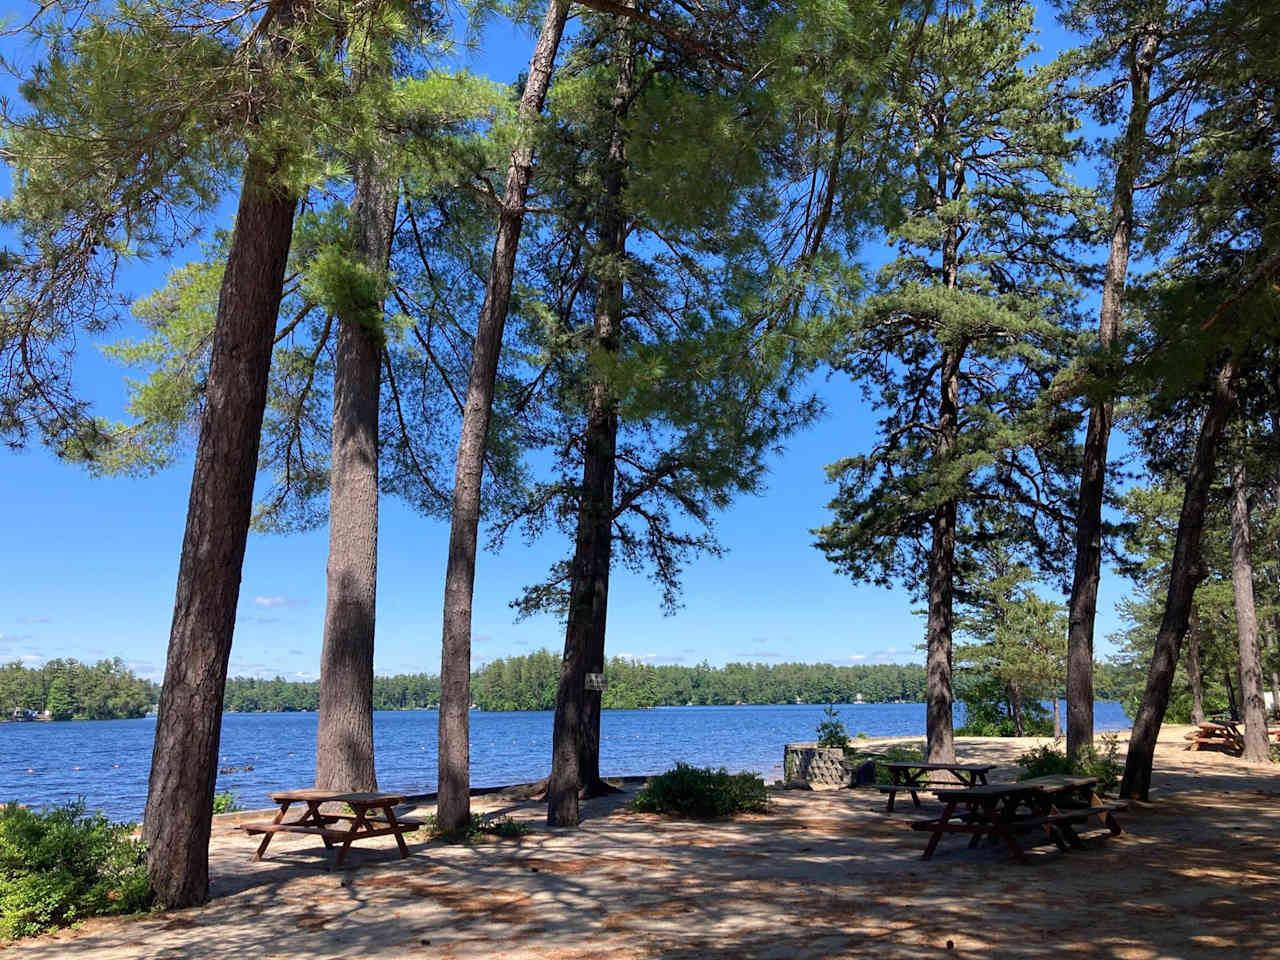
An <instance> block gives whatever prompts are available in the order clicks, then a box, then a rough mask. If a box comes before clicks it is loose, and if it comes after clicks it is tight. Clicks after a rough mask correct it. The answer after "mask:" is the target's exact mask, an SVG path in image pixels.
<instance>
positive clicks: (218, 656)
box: [142, 155, 297, 907]
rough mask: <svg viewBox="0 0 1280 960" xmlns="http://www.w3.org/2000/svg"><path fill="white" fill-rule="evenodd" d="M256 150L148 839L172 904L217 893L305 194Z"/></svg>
mask: <svg viewBox="0 0 1280 960" xmlns="http://www.w3.org/2000/svg"><path fill="white" fill-rule="evenodd" d="M274 176H275V168H274V165H273V164H272V163H270V162H268V161H266V160H264V159H263V158H262V157H259V156H256V155H251V156H250V157H249V158H248V160H247V161H246V163H245V168H244V185H243V188H242V190H241V193H240V205H239V210H238V212H237V214H236V223H235V229H234V231H233V232H232V235H231V248H230V250H229V252H228V254H227V265H226V270H225V272H224V273H223V277H222V286H221V289H220V290H219V293H218V309H217V315H216V318H215V320H214V331H213V347H212V353H211V357H210V363H209V377H208V381H207V384H206V387H205V408H204V412H203V414H202V415H201V418H200V438H199V440H198V442H197V445H196V457H195V467H194V471H193V474H192V479H191V497H190V501H189V503H188V506H187V525H186V532H185V533H184V535H183V540H182V558H181V560H180V562H179V566H178V587H177V596H176V599H175V602H174V611H173V625H172V627H171V629H170V633H169V652H168V658H167V660H166V663H165V674H164V686H163V688H162V690H161V693H160V707H159V714H158V716H157V718H156V735H155V744H154V747H153V749H152V754H151V779H150V783H149V784H148V788H147V807H146V816H145V817H144V819H143V826H142V839H143V842H144V843H145V844H146V847H147V876H148V878H149V879H150V881H151V886H152V889H153V890H154V891H155V895H156V898H157V899H158V900H159V902H160V903H161V904H163V905H165V906H167V907H186V906H193V905H195V904H200V903H204V902H205V900H207V899H208V896H209V831H210V826H211V823H212V817H213V790H214V782H215V780H216V778H217V772H218V742H219V737H220V735H221V731H222V699H223V695H224V692H225V687H226V680H227V661H228V659H229V658H230V656H231V639H232V634H233V632H234V630H235V622H236V605H237V603H238V602H239V596H240V571H241V566H242V564H243V561H244V551H245V540H246V538H247V536H248V533H249V519H250V514H251V512H252V508H253V481H254V475H255V474H256V472H257V466H258V445H259V441H260V435H261V432H262V415H263V410H264V408H265V406H266V399H267V375H268V372H269V370H270V366H271V348H272V340H273V339H274V336H275V329H276V318H277V316H278V313H279V309H280V299H281V295H282V291H283V286H284V271H285V263H286V261H287V259H288V256H289V243H290V240H291V238H292V234H293V217H294V211H295V208H296V207H297V198H296V197H294V196H293V195H292V194H291V193H289V192H288V191H286V190H285V189H283V188H282V187H280V186H279V185H277V184H276V183H275V182H274Z"/></svg>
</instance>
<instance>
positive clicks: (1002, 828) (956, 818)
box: [911, 775, 1127, 863]
mask: <svg viewBox="0 0 1280 960" xmlns="http://www.w3.org/2000/svg"><path fill="white" fill-rule="evenodd" d="M1097 783H1098V779H1097V777H1072V776H1065V775H1054V776H1047V777H1035V778H1033V779H1030V780H1020V781H1018V782H1016V783H988V784H979V785H976V786H972V787H958V788H954V789H938V790H935V791H934V792H935V793H936V794H937V795H938V797H939V798H940V799H941V800H942V801H943V804H944V807H943V811H942V814H941V816H938V817H934V818H930V819H927V820H916V821H914V822H912V824H911V828H912V829H913V830H927V831H929V832H930V834H931V836H930V837H929V842H928V844H927V845H926V846H925V849H924V855H923V857H922V859H924V860H928V859H929V858H930V857H932V856H933V852H934V850H936V849H937V847H938V842H939V841H940V840H941V839H942V835H943V834H944V833H966V834H969V846H970V848H973V847H976V846H977V845H978V844H979V843H981V842H982V839H983V837H987V838H988V839H989V841H990V842H991V843H997V842H1000V841H1003V842H1004V844H1005V846H1006V848H1007V849H1008V850H1009V854H1010V857H1011V858H1012V859H1014V860H1016V861H1018V862H1019V863H1026V862H1027V856H1026V853H1025V851H1024V850H1023V848H1022V844H1021V843H1020V842H1019V840H1018V838H1017V834H1018V833H1020V832H1026V831H1028V830H1033V829H1035V828H1037V827H1038V828H1041V829H1043V830H1045V831H1046V832H1047V833H1048V834H1049V837H1050V839H1051V840H1053V842H1054V844H1055V845H1057V847H1058V849H1060V850H1063V851H1066V850H1067V849H1069V848H1070V847H1082V846H1084V841H1082V840H1081V839H1080V836H1079V834H1078V833H1076V830H1075V828H1076V826H1078V825H1080V824H1083V823H1085V822H1086V821H1087V820H1088V819H1089V818H1090V817H1094V816H1096V817H1099V818H1101V820H1102V822H1103V823H1104V825H1105V826H1106V827H1107V828H1108V829H1109V830H1110V831H1111V833H1113V834H1117V833H1120V832H1121V828H1120V824H1119V822H1118V821H1117V820H1116V818H1115V816H1114V814H1115V811H1117V810H1125V809H1127V804H1125V803H1123V802H1118V801H1108V800H1102V799H1101V798H1099V797H1098V795H1097V794H1096V793H1095V792H1094V787H1095V786H1096V785H1097ZM1023 808H1026V811H1027V812H1026V813H1020V811H1021V810H1022V809H1023Z"/></svg>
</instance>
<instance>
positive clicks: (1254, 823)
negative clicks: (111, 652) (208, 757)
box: [4, 727, 1280, 960]
mask: <svg viewBox="0 0 1280 960" xmlns="http://www.w3.org/2000/svg"><path fill="white" fill-rule="evenodd" d="M1186 729H1188V728H1186V727H1166V728H1165V730H1164V731H1163V733H1162V736H1161V742H1160V746H1159V748H1158V752H1157V764H1156V777H1155V789H1154V790H1153V794H1152V800H1153V802H1152V803H1151V804H1150V805H1147V806H1143V807H1142V808H1140V809H1131V810H1130V811H1129V812H1128V813H1123V814H1120V815H1119V816H1120V821H1121V823H1122V824H1123V826H1124V828H1125V833H1124V834H1123V835H1121V836H1119V837H1114V838H1113V837H1109V836H1106V835H1105V832H1102V831H1096V830H1094V831H1091V832H1090V833H1089V834H1088V836H1089V838H1090V839H1089V840H1088V848H1087V849H1085V850H1074V851H1071V852H1069V853H1065V854H1064V853H1061V852H1059V851H1058V850H1057V849H1056V848H1055V847H1054V846H1053V845H1052V844H1049V843H1042V844H1039V845H1037V846H1035V847H1034V848H1033V849H1032V851H1031V860H1032V863H1031V865H1029V866H1018V865H1016V864H1011V863H1009V862H1008V861H1007V860H1006V858H1005V853H1004V850H1003V849H1002V848H993V847H986V846H983V847H980V848H978V849H976V850H970V849H968V847H967V845H966V842H965V838H963V837H948V838H945V839H944V840H943V842H942V845H941V846H940V847H939V850H938V852H937V854H936V855H935V856H934V858H933V860H931V861H928V862H924V861H921V860H920V859H919V857H920V853H921V851H922V850H923V848H924V843H925V839H926V835H925V834H923V833H917V832H914V831H912V830H910V829H909V828H908V826H907V824H908V822H909V821H910V820H911V819H913V818H915V817H916V816H919V815H921V813H926V814H927V813H935V812H936V811H938V810H939V805H938V804H936V803H932V802H927V803H925V806H924V807H923V808H922V811H916V810H913V809H912V807H911V801H910V798H908V797H903V796H900V797H899V807H898V810H897V811H895V814H894V815H892V816H890V815H886V814H885V813H884V802H883V798H882V797H881V795H880V794H879V793H878V792H876V791H874V790H866V789H863V790H840V791H832V792H821V793H816V792H810V791H807V790H790V791H777V792H776V793H775V794H773V796H772V797H771V810H770V812H769V813H767V814H762V815H758V816H750V817H743V818H740V819H737V820H732V821H714V822H710V823H706V822H690V821H679V820H671V819H666V818H661V817H656V816H652V815H646V814H637V813H633V812H630V811H629V810H628V809H627V808H626V806H625V802H626V800H627V798H628V796H629V795H630V793H632V792H634V789H635V787H634V786H631V787H629V788H628V793H627V794H626V795H623V796H621V797H607V798H602V799H599V800H593V801H590V802H589V803H588V804H587V806H586V819H585V821H584V822H583V824H582V826H581V828H580V829H579V830H576V831H550V830H548V829H547V828H546V827H545V826H543V818H544V816H545V807H543V806H541V805H539V804H536V803H530V802H528V801H523V800H518V799H515V798H504V797H503V796H502V795H492V796H487V797H482V798H477V801H476V807H477V808H478V809H481V810H492V811H495V812H499V813H502V814H510V815H511V816H513V817H514V818H516V819H520V820H528V821H529V822H530V823H531V824H533V825H534V828H535V829H534V832H532V833H530V834H529V835H526V836H525V837H523V838H520V839H518V840H498V839H485V840H482V841H480V842H477V843H474V844H472V845H469V846H461V845H444V844H440V843H438V842H431V843H428V842H426V841H425V840H424V839H421V838H422V837H423V835H422V834H418V835H415V837H414V841H415V842H413V843H411V845H410V850H411V856H410V858H409V859H408V860H404V861H401V860H398V859H396V858H395V853H394V841H393V840H391V839H390V838H380V839H378V840H373V841H368V842H366V843H364V844H362V845H357V846H356V847H353V848H352V853H351V855H350V859H351V863H350V867H349V869H344V870H341V871H336V872H329V871H328V870H327V869H326V866H325V864H326V860H325V857H324V848H323V846H322V845H321V844H320V841H319V840H318V839H316V838H312V837H294V836H290V835H280V836H278V837H277V838H276V839H275V840H273V841H272V845H271V850H270V851H269V854H268V859H267V860H266V861H263V862H262V863H252V862H251V861H250V859H249V857H250V855H251V853H252V852H253V848H254V841H251V840H250V839H249V838H248V837H246V836H245V835H244V834H243V833H241V832H238V831H236V830H234V829H233V828H232V827H231V826H230V824H229V823H228V822H227V820H226V819H225V818H222V819H220V821H219V824H218V825H217V827H216V828H215V835H214V838H213V841H212V844H211V848H210V853H211V858H212V869H213V874H214V899H213V900H212V901H211V902H210V903H209V904H208V905H207V906H204V907H201V908H198V909H194V910H185V911H180V912H173V913H168V914H157V915H152V916H147V917H141V918H121V919H112V920H98V921H92V922H90V923H88V924H86V925H85V926H84V927H83V928H82V929H80V930H78V931H73V932H69V933H63V934H60V935H56V936H50V937H43V938H39V939H36V940H31V941H24V942H21V943H17V944H13V945H11V946H9V947H8V948H7V949H6V950H5V951H4V952H5V953H6V955H12V956H14V957H15V958H16V957H22V958H24V960H26V958H31V960H46V958H47V960H53V958H59V960H78V958H86V960H87V958H96V960H107V958H110V960H123V958H133V957H147V958H156V960H159V958H185V957H201V956H207V955H209V954H210V953H212V952H215V951H216V952H217V953H218V954H219V955H221V956H224V957H249V956H252V957H275V958H285V957H379V958H383V957H385V958H392V957H505V958H525V957H529V958H532V957H539V958H566V960H567V958H587V957H602V958H603V957H607V958H609V960H629V958H638V957H659V956H660V957H675V958H690V960H691V958H696V957H713V956H735V957H779V958H783V957H877V958H897V957H927V956H948V957H973V958H977V957H991V956H999V957H1035V958H1039V957H1046V958H1047V957H1061V956H1073V955H1078V956H1081V957H1084V956H1089V957H1103V958H1126V960H1148V958H1150V960H1154V958H1164V957H1178V958H1182V957H1201V956H1203V957H1209V956H1221V955H1222V951H1223V950H1227V951H1229V953H1228V955H1230V956H1240V957H1246V956H1247V957H1280V911H1277V909H1276V907H1277V905H1278V904H1280V873H1278V872H1277V869H1276V865H1277V863H1278V862H1280V775H1278V774H1277V773H1276V770H1275V768H1272V767H1256V766H1250V765H1248V764H1245V763H1244V762H1243V761H1241V760H1238V759H1236V758H1233V757H1229V756H1226V755H1224V754H1219V753H1208V752H1197V753H1188V752H1186V751H1185V750H1183V749H1182V748H1183V745H1184V741H1183V740H1182V736H1181V735H1182V733H1183V732H1184V731H1185V730H1186ZM1043 742H1045V741H1043V740H1035V739H1030V738H1027V739H1022V740H978V739H964V738H961V739H959V740H957V753H958V755H959V757H960V758H961V759H962V760H965V761H972V762H989V763H995V764H999V765H1000V766H1001V768H1002V769H1000V770H997V771H995V774H996V776H997V777H999V778H1000V779H1005V778H1006V777H1008V776H1010V775H1011V774H1012V773H1013V772H1014V767H1013V763H1014V760H1015V758H1016V757H1017V756H1018V755H1019V754H1021V753H1023V752H1025V751H1026V750H1027V749H1029V748H1030V747H1031V746H1034V745H1037V744H1039V743H1043ZM868 743H873V744H876V745H881V746H883V745H889V744H891V743H905V741H902V740H879V741H868ZM911 745H917V744H916V743H915V741H912V742H911ZM1121 749H1122V750H1123V741H1122V746H1121ZM779 752H781V746H779ZM993 779H994V778H993ZM282 786H284V785H282ZM388 786H392V785H388ZM904 799H905V801H906V802H905V803H903V802H902V801H903V800H904ZM924 799H925V798H924V797H922V800H924ZM428 812H429V811H428ZM1104 837H1105V839H1104ZM949 944H950V949H948V947H949Z"/></svg>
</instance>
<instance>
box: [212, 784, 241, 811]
mask: <svg viewBox="0 0 1280 960" xmlns="http://www.w3.org/2000/svg"><path fill="white" fill-rule="evenodd" d="M239 810H240V805H239V804H238V803H236V795H235V794H234V793H232V792H231V791H230V790H227V791H225V792H224V793H215V794H214V795H213V812H214V814H215V815H217V814H219V813H236V812H238V811H239Z"/></svg>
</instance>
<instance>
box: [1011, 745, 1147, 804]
mask: <svg viewBox="0 0 1280 960" xmlns="http://www.w3.org/2000/svg"><path fill="white" fill-rule="evenodd" d="M1099 739H1101V741H1102V749H1101V750H1098V749H1097V748H1095V747H1089V748H1087V749H1085V750H1082V751H1081V752H1080V755H1079V756H1078V757H1077V758H1076V759H1075V760H1072V759H1071V758H1069V757H1068V756H1067V753H1066V751H1065V750H1060V749H1059V748H1058V744H1059V743H1060V742H1061V741H1059V740H1055V741H1054V743H1053V746H1049V745H1048V744H1045V745H1044V746H1043V747H1037V748H1036V749H1034V750H1032V751H1031V752H1030V753H1024V754H1023V755H1022V756H1020V757H1019V758H1018V763H1019V764H1021V765H1022V766H1024V767H1026V773H1024V774H1022V775H1020V776H1019V777H1018V779H1019V780H1030V779H1032V778H1033V777H1047V776H1051V775H1054V774H1074V775H1076V776H1081V777H1097V778H1098V793H1110V792H1111V791H1112V790H1114V789H1115V788H1116V786H1117V785H1119V783H1120V776H1121V774H1122V773H1124V764H1123V763H1121V762H1120V741H1119V739H1118V738H1117V737H1116V735H1115V734H1114V733H1111V734H1104V735H1103V736H1102V737H1100V738H1099Z"/></svg>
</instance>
